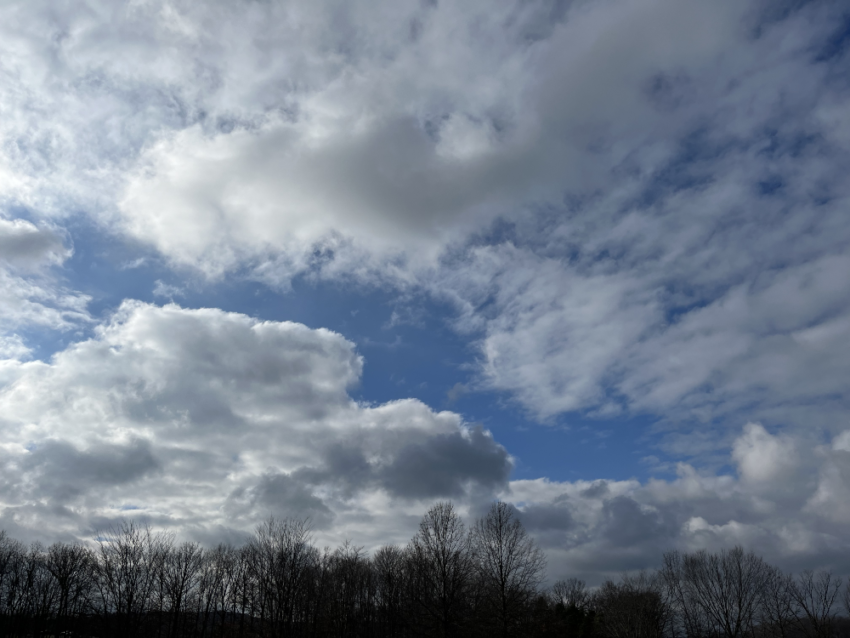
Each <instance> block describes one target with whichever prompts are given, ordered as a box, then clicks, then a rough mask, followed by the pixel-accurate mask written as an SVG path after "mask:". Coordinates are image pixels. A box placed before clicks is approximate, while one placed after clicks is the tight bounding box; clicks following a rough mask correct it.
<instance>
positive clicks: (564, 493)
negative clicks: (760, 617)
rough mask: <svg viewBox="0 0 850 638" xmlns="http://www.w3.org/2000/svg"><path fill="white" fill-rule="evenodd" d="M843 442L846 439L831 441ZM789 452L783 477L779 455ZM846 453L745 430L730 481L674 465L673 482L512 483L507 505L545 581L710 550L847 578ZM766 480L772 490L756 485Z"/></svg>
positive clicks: (598, 575)
mask: <svg viewBox="0 0 850 638" xmlns="http://www.w3.org/2000/svg"><path fill="white" fill-rule="evenodd" d="M845 437H846V432H845V433H843V434H842V435H840V436H839V437H838V438H837V439H836V441H837V445H839V446H840V445H841V441H843V439H844V438H845ZM792 450H796V452H793V454H792V458H793V463H794V469H793V470H791V471H789V469H788V468H789V463H791V462H792V461H789V459H788V458H786V457H785V456H784V452H785V451H789V452H791V451H792ZM846 457H848V453H847V452H845V451H843V450H840V451H839V450H836V443H835V442H834V443H833V445H831V446H821V447H818V448H807V447H806V445H805V442H804V441H800V440H796V441H793V440H789V439H784V440H783V439H780V438H779V437H777V436H774V435H771V434H770V433H768V432H767V431H766V430H765V428H764V427H763V426H761V425H760V424H755V423H751V424H748V425H747V426H746V427H745V428H743V430H742V431H740V432H739V436H738V437H737V438H736V439H735V441H734V442H733V445H732V449H731V450H730V451H729V457H728V460H729V461H730V462H732V463H737V464H738V467H739V472H738V476H734V475H732V474H716V473H712V472H708V471H704V470H702V471H700V470H697V469H695V468H694V467H693V466H691V465H688V464H684V463H682V464H680V465H679V467H678V469H677V476H676V477H675V478H673V479H669V480H660V479H652V480H649V481H646V482H639V481H637V480H629V481H596V482H590V481H575V482H563V483H559V482H554V481H548V480H546V479H539V480H520V481H512V482H511V484H510V490H509V491H508V492H506V493H505V498H508V499H510V500H512V501H513V502H515V503H517V505H518V506H519V509H520V512H521V516H522V520H523V521H524V523H525V524H526V525H527V527H528V528H529V530H531V531H532V532H533V533H534V534H535V536H536V537H537V538H538V539H539V540H540V542H541V544H542V545H543V546H544V547H545V548H546V549H547V553H548V554H549V558H550V561H549V562H550V566H549V572H550V577H554V578H556V577H558V574H580V575H586V576H587V577H588V578H590V579H591V580H592V581H593V582H598V581H600V580H601V579H603V578H604V577H613V578H616V577H617V575H618V574H619V573H620V572H622V571H623V570H637V569H645V568H655V567H658V566H659V565H660V562H661V557H662V555H663V553H664V552H665V551H669V550H671V549H681V550H684V551H693V550H695V549H701V548H709V549H712V550H717V549H720V548H724V547H729V546H731V545H735V544H740V545H744V546H746V547H750V548H754V549H755V550H756V551H757V552H759V553H760V554H762V555H763V556H764V557H765V558H766V559H767V560H769V561H771V562H773V563H775V564H778V565H780V566H782V567H783V568H785V569H793V570H798V569H801V568H803V567H808V568H813V567H816V566H817V567H825V568H826V567H829V568H833V569H836V570H838V571H839V572H842V573H843V572H846V571H847V570H848V569H850V563H848V561H847V558H846V557H847V550H848V542H847V537H846V534H845V533H844V526H845V525H846V520H847V518H846V517H847V513H848V510H847V506H846V498H843V497H842V496H840V495H846V493H847V490H848V489H850V473H848V467H850V466H848V463H847V460H848V459H847V458H846ZM768 476H769V477H770V481H771V483H772V489H770V490H765V489H764V487H765V485H764V484H763V483H762V482H761V481H763V480H767V477H768Z"/></svg>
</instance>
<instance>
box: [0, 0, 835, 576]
mask: <svg viewBox="0 0 850 638" xmlns="http://www.w3.org/2000/svg"><path fill="white" fill-rule="evenodd" d="M3 12H4V20H3V21H2V24H0V86H2V89H0V144H2V146H0V358H2V362H0V383H2V386H0V406H2V409H0V428H2V433H3V434H2V437H3V438H2V464H0V480H2V481H3V484H4V488H3V494H4V496H3V497H0V498H2V499H3V500H2V504H0V507H2V508H3V510H2V513H1V514H0V520H2V524H3V526H5V527H6V528H7V529H9V530H10V531H15V530H21V532H20V533H21V534H25V533H29V532H28V531H27V530H40V532H39V533H41V534H46V533H48V532H45V531H44V530H52V531H51V532H49V533H50V534H54V535H56V536H63V537H72V536H85V535H86V534H90V533H91V530H93V529H94V528H96V527H97V526H99V525H101V526H102V525H105V524H107V523H108V522H109V521H112V520H115V519H116V517H120V516H122V515H123V516H126V515H129V514H128V513H136V514H138V515H140V516H146V517H148V518H149V520H151V521H153V522H155V523H156V524H158V525H159V524H161V525H168V526H170V527H172V528H173V529H178V530H182V532H181V533H183V534H185V535H187V536H193V537H195V538H199V539H202V540H210V539H218V538H222V537H228V538H238V537H239V535H240V534H242V533H243V532H244V531H245V530H247V529H250V528H251V526H253V525H254V524H255V523H256V522H257V521H258V520H259V519H261V518H262V517H263V516H264V515H267V514H269V513H275V514H280V515H299V516H302V515H303V516H310V517H311V518H312V520H313V521H314V524H315V526H316V528H317V530H318V531H319V532H320V533H321V534H323V535H324V536H325V537H327V538H328V539H336V540H339V539H342V538H345V537H351V538H354V539H355V540H356V541H357V542H362V543H365V544H368V545H370V546H371V545H374V544H375V543H380V542H384V541H403V540H404V539H406V538H407V537H409V536H410V534H411V533H412V530H413V528H414V525H415V522H416V518H417V516H418V515H419V514H421V512H422V511H423V510H424V509H425V508H427V506H428V504H429V503H431V502H432V501H433V500H434V499H437V498H453V499H455V500H456V501H457V502H458V503H459V504H461V506H462V508H464V509H463V511H465V512H468V513H469V514H470V515H474V514H475V513H476V512H478V511H480V510H481V507H482V504H484V503H486V502H487V500H488V499H492V498H495V497H497V496H501V497H502V498H505V499H507V500H510V501H512V502H514V503H516V504H518V506H519V507H520V509H521V510H522V511H523V513H524V516H525V521H526V524H527V525H528V527H529V528H530V529H531V530H533V531H534V533H535V534H536V535H537V537H538V538H539V539H540V540H541V542H542V543H543V544H544V545H545V546H546V547H547V548H548V550H549V552H550V557H551V566H550V571H552V570H563V571H567V570H572V571H574V572H578V573H581V574H583V575H586V576H587V577H589V578H595V576H594V574H596V575H599V574H601V573H607V572H612V573H614V572H617V571H619V570H622V569H632V568H639V567H642V566H647V565H652V564H654V561H657V559H658V556H659V555H660V552H661V551H663V550H664V549H667V548H669V547H683V548H696V547H703V546H708V547H720V546H722V545H724V544H727V545H728V544H731V543H734V542H740V543H744V544H746V545H748V546H758V547H759V548H760V550H761V551H764V552H765V553H766V554H767V555H769V557H770V558H771V559H774V560H777V561H780V562H783V564H786V565H789V566H795V567H797V566H812V567H814V566H818V565H833V566H835V567H836V568H840V569H842V570H845V571H846V570H848V565H847V564H846V563H842V562H841V560H842V559H840V558H839V557H840V556H842V555H844V556H846V555H849V554H848V549H850V539H848V537H847V534H846V531H843V530H846V528H847V523H848V522H850V508H848V505H847V503H848V502H850V501H848V498H847V495H848V488H850V422H849V421H848V408H850V405H848V403H849V402H848V395H847V387H848V382H849V381H850V276H848V273H850V252H849V251H848V244H850V205H848V204H850V192H848V191H849V190H850V182H848V180H847V175H848V173H849V172H850V108H848V107H850V104H848V96H850V85H848V80H847V78H848V77H850V75H848V70H850V69H848V66H850V65H849V64H848V62H850V60H849V59H848V56H849V55H850V53H848V49H850V45H848V42H850V35H848V33H850V14H848V12H847V9H846V7H845V6H844V4H843V3H841V2H838V1H836V2H830V1H827V0H824V1H821V2H790V1H789V2H781V1H780V2H777V1H772V2H766V1H765V2H757V1H751V2H741V1H740V0H735V1H731V0H730V1H725V0H720V1H715V2H681V1H673V0H631V1H628V0H617V1H612V2H608V1H603V0H593V1H584V0H576V1H573V2H566V1H556V0H552V1H545V0H541V1H540V2H519V1H509V0H496V1H492V0H488V1H487V2H463V3H448V2H440V3H431V2H418V1H417V2H413V1H411V2H399V1H392V2H389V1H388V2H377V3H376V2H374V1H370V2H344V3H342V2H340V3H335V2H309V3H306V2H305V3H296V2H249V1H247V0H246V1H243V2H220V3H203V4H199V3H190V2H163V1H159V0H145V1H137V2H131V3H116V2H96V1H89V2H69V3H63V4H62V5H61V6H57V5H56V4H55V3H50V2H20V3H11V4H8V5H7V6H6V7H4V9H3ZM80 220H84V222H85V224H81V223H80ZM84 228H94V229H96V231H97V233H99V234H100V235H101V236H106V237H108V238H109V239H108V241H109V242H110V243H112V244H114V245H118V246H126V247H127V249H128V254H130V253H131V252H132V254H133V255H137V254H142V255H143V257H141V258H140V260H138V261H137V262H132V261H131V260H130V259H129V258H128V261H127V263H125V264H122V267H123V268H125V271H126V272H131V271H132V270H133V269H134V267H136V266H138V264H139V263H143V262H144V263H153V262H156V263H158V264H161V266H162V268H163V269H165V270H166V271H167V272H168V273H169V277H170V279H169V281H172V284H165V283H163V282H162V281H159V280H158V281H157V283H156V286H157V287H156V288H155V289H153V294H155V295H157V296H158V298H160V299H161V300H162V299H169V298H175V297H177V298H179V295H180V292H181V290H182V288H180V286H182V285H186V286H195V287H198V286H201V287H203V286H205V287H208V288H209V289H215V288H216V287H218V286H224V285H225V284H228V283H231V284H232V282H234V281H243V282H245V281H253V282H259V283H261V284H263V285H266V286H268V290H269V293H268V294H270V295H274V294H283V293H285V292H286V291H287V290H289V287H290V285H291V283H292V281H293V280H294V279H296V278H299V277H300V278H302V279H306V281H308V282H312V283H313V284H314V285H319V284H320V283H322V282H342V283H343V284H344V285H346V286H349V287H353V288H354V289H357V290H363V291H370V290H380V291H382V292H383V293H384V294H389V295H391V296H393V297H395V298H396V299H397V300H398V301H397V303H398V304H399V308H401V309H402V310H403V309H404V306H405V304H406V303H413V302H412V301H411V300H416V304H418V305H417V308H421V307H425V308H427V309H431V311H433V312H440V313H443V316H441V320H442V321H444V322H446V324H447V325H449V326H451V329H452V330H454V331H455V332H456V333H457V334H458V335H460V336H461V337H462V338H463V339H465V340H466V342H467V343H468V345H469V348H470V352H471V353H472V358H471V360H470V361H469V362H468V368H469V370H470V378H469V382H468V383H467V384H466V386H465V388H466V389H467V390H468V391H471V392H491V393H494V394H495V395H496V396H497V397H499V399H500V400H502V401H504V402H506V404H509V405H516V406H519V407H520V409H521V410H522V411H523V412H524V413H526V414H527V415H528V416H529V419H531V420H533V421H536V422H537V423H538V426H539V427H550V426H551V425H552V424H555V423H557V424H559V425H564V424H566V425H569V421H570V419H571V418H574V417H575V418H581V419H585V420H586V419H605V420H608V421H611V420H614V421H617V422H619V423H621V424H623V425H624V427H638V425H637V424H638V423H640V424H641V425H640V427H645V423H647V422H652V423H654V426H653V428H654V431H655V432H660V433H662V437H661V444H660V445H661V448H660V452H664V453H665V454H666V455H667V456H668V457H669V458H672V459H673V462H672V463H668V464H666V465H665V468H666V469H668V470H673V473H672V474H668V475H665V477H664V478H660V479H651V480H645V481H643V482H641V481H638V480H632V481H619V482H617V481H609V480H606V479H607V477H605V476H585V477H582V478H581V480H577V481H575V482H572V483H563V482H558V481H554V480H549V479H547V478H546V477H545V476H544V477H540V479H539V480H512V479H511V471H512V468H513V467H514V465H515V461H514V459H513V458H512V456H511V450H510V449H506V447H505V446H503V445H502V444H501V443H500V442H499V441H498V440H495V439H494V437H493V435H492V434H491V433H490V432H489V431H487V430H486V429H483V428H482V427H481V426H478V425H476V424H475V423H474V422H473V421H474V419H469V418H467V417H465V416H463V415H461V414H458V413H452V412H439V411H438V410H437V407H436V406H428V405H425V404H424V403H422V402H421V401H418V400H415V399H409V398H406V395H405V394H404V393H403V392H401V391H400V390H399V394H398V397H397V400H395V401H391V402H388V403H364V402H357V401H355V400H354V399H353V398H352V394H351V393H352V391H353V389H354V388H356V386H357V384H358V383H359V381H360V379H361V378H362V374H363V366H364V361H363V358H362V353H361V352H358V349H357V347H356V346H355V345H354V343H353V342H352V340H351V339H352V338H353V337H352V335H343V334H337V333H335V332H331V331H328V330H323V329H321V328H320V326H310V327H307V326H303V325H300V324H296V323H288V322H280V321H263V320H261V319H257V318H252V317H250V316H248V315H250V314H253V313H252V312H249V311H248V310H247V309H246V310H245V313H244V314H241V313H226V312H224V311H222V310H218V309H191V308H181V307H179V306H176V305H167V306H156V305H152V304H149V303H142V302H140V301H134V300H132V299H127V300H126V301H125V302H124V303H123V304H121V306H120V308H119V309H117V310H115V309H114V308H112V309H107V310H105V311H99V312H93V311H92V310H91V302H92V299H91V296H90V295H89V294H88V293H86V292H83V291H82V290H75V289H74V286H73V285H71V284H69V283H68V277H67V275H68V273H69V272H70V271H69V263H70V261H69V260H71V259H72V257H73V256H74V255H75V252H74V251H75V245H76V244H78V243H81V242H85V241H86V240H87V237H86V236H83V235H80V234H77V235H75V232H77V233H82V232H84V231H82V230H80V231H77V230H73V229H84ZM92 232H94V231H92ZM130 249H132V250H130ZM75 267H76V266H75ZM125 271H120V272H118V273H116V275H115V277H116V281H120V277H121V276H123V275H121V272H125ZM128 276H129V275H128ZM364 294H365V293H364ZM447 309H448V310H447ZM402 315H403V313H402ZM402 315H400V316H402ZM57 334H59V335H63V336H62V339H63V340H64V341H63V344H64V345H62V346H61V347H60V348H59V350H58V351H56V354H55V355H54V356H53V357H52V358H49V357H44V360H39V359H37V358H34V357H33V352H34V350H35V349H36V348H37V346H39V343H40V341H41V340H43V339H47V338H48V337H47V336H45V335H57ZM50 338H55V337H50ZM366 365H368V361H367V362H366ZM631 424H634V425H631ZM660 452H659V454H660ZM676 461H680V462H679V463H678V464H677V463H676ZM660 469H664V468H660ZM845 560H846V559H845ZM555 575H556V576H557V575H558V574H555Z"/></svg>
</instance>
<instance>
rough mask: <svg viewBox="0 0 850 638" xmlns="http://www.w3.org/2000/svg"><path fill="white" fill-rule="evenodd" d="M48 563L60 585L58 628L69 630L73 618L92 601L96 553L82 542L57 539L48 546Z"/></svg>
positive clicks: (87, 607)
mask: <svg viewBox="0 0 850 638" xmlns="http://www.w3.org/2000/svg"><path fill="white" fill-rule="evenodd" d="M45 567H46V569H47V571H48V572H49V573H50V574H51V575H52V576H53V578H54V580H55V582H56V586H57V589H58V592H57V593H58V599H57V606H56V611H55V614H56V620H57V629H58V630H59V631H66V630H68V629H69V627H70V623H71V621H72V619H73V618H76V617H77V616H80V615H82V614H83V613H85V612H86V611H88V609H89V606H90V605H91V596H92V593H93V587H94V581H93V577H94V568H95V557H94V555H93V554H92V552H91V550H90V549H88V548H87V547H83V546H82V545H77V544H74V545H66V544H64V543H54V544H53V545H51V546H50V548H49V549H48V550H47V557H46V561H45Z"/></svg>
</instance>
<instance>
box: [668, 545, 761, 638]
mask: <svg viewBox="0 0 850 638" xmlns="http://www.w3.org/2000/svg"><path fill="white" fill-rule="evenodd" d="M663 574H664V578H665V581H666V583H667V586H668V588H669V591H670V595H671V598H672V600H673V601H674V602H675V604H676V607H677V609H678V611H679V613H680V620H681V624H682V625H683V626H684V629H685V631H686V633H687V635H689V636H699V635H702V634H703V633H711V632H713V633H716V634H719V635H721V636H723V637H724V638H741V637H742V636H744V635H745V633H746V632H750V631H752V629H753V628H754V626H755V622H756V620H757V619H758V617H759V604H760V601H761V596H762V591H763V588H764V585H765V581H766V579H767V577H768V574H769V566H768V565H767V563H765V562H764V561H763V560H762V559H761V558H760V557H758V556H756V555H755V554H753V553H752V552H744V550H743V549H742V548H741V547H735V548H733V549H731V550H728V551H727V550H723V551H721V552H720V553H719V554H710V553H708V552H706V551H705V550H702V551H699V552H695V553H693V554H679V553H678V552H670V553H668V554H667V555H665V565H664V570H663Z"/></svg>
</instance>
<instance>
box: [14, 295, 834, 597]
mask: <svg viewBox="0 0 850 638" xmlns="http://www.w3.org/2000/svg"><path fill="white" fill-rule="evenodd" d="M363 365H364V362H363V360H362V358H361V357H360V356H359V355H358V354H357V353H356V352H355V350H354V347H353V345H352V344H351V343H350V342H348V341H347V340H345V339H344V338H343V337H342V336H340V335H339V334H336V333H333V332H330V331H327V330H322V329H319V330H312V329H309V328H307V327H306V326H303V325H300V324H294V323H287V322H262V321H257V320H254V319H251V318H249V317H247V316H245V315H240V314H235V313H225V312H222V311H220V310H214V309H200V310H187V309H183V308H180V307H178V306H176V305H168V306H164V307H158V306H152V305H147V304H142V303H139V302H133V303H130V302H128V303H125V304H124V305H123V306H122V307H121V309H120V310H119V311H118V312H117V313H116V315H115V316H114V317H112V319H111V320H110V321H109V322H108V323H106V324H104V325H102V326H101V327H100V328H99V329H98V331H97V334H96V336H95V337H93V338H91V339H88V340H86V341H81V342H78V343H76V344H73V345H71V346H69V347H68V348H67V349H66V350H64V351H62V352H60V353H58V354H57V355H56V356H55V357H54V358H53V359H52V360H51V361H50V362H40V361H31V362H26V363H14V364H12V363H11V362H8V361H7V362H6V363H5V364H4V367H3V368H2V383H3V385H2V389H0V413H2V418H0V431H2V438H3V445H2V447H0V483H1V484H2V490H0V492H2V495H3V496H2V499H0V525H2V526H3V527H5V528H6V529H8V530H10V531H12V532H13V533H16V534H19V535H26V536H27V537H36V538H38V537H43V538H45V539H47V540H49V539H51V538H56V537H64V538H73V537H81V538H84V539H85V538H90V537H91V534H92V533H93V531H94V530H95V529H96V528H98V527H104V526H107V525H109V524H111V523H112V522H114V521H115V520H116V519H117V518H119V517H122V516H134V517H143V518H145V519H147V520H149V521H151V522H152V523H153V524H154V525H156V526H165V527H167V528H169V529H171V530H173V531H175V532H177V533H178V534H181V535H183V536H187V537H192V538H196V539H200V540H203V541H207V542H212V541H214V540H215V539H221V538H231V539H238V538H239V536H240V535H241V534H243V533H245V532H246V531H249V530H250V529H251V528H252V527H253V526H254V525H255V524H256V523H257V522H258V521H259V520H260V519H262V518H263V517H265V516H267V515H269V514H274V515H277V516H299V517H303V516H309V517H310V518H311V520H312V522H313V525H314V526H315V527H316V528H317V533H318V535H319V537H320V538H321V539H322V540H323V541H327V542H340V541H341V540H342V539H344V538H352V539H354V540H355V541H356V542H358V543H363V544H366V545H367V546H370V547H374V546H376V545H378V544H381V543H384V542H404V541H405V540H406V539H407V538H409V537H410V535H412V533H413V532H414V531H415V527H416V525H417V522H418V517H419V516H420V515H421V513H422V512H423V511H424V510H425V509H426V508H427V506H428V505H429V504H430V503H431V502H433V501H434V500H436V499H440V498H452V499H454V500H455V501H456V502H457V503H458V504H459V505H460V507H461V510H462V511H464V512H466V513H468V515H469V516H475V515H476V514H477V513H479V512H480V511H482V510H483V508H486V506H487V504H488V502H489V501H490V500H491V499H492V498H494V497H496V496H501V497H502V498H504V499H506V500H507V501H509V502H513V503H515V504H516V505H517V506H518V507H519V508H520V511H521V512H522V516H523V520H524V522H525V524H526V526H527V527H528V529H529V531H531V532H532V533H533V534H534V536H535V537H536V538H537V539H538V540H539V541H540V543H541V544H542V545H543V547H544V548H545V549H546V551H547V553H548V555H549V557H550V570H549V571H550V576H551V577H552V578H557V577H560V576H562V575H567V574H572V575H576V574H578V575H584V576H587V577H589V578H591V579H592V580H594V581H596V580H598V579H599V578H602V577H604V576H606V575H611V576H614V575H616V574H617V573H619V572H620V571H622V570H627V569H637V568H642V567H652V566H656V565H657V564H658V561H659V560H660V556H661V554H662V553H663V552H664V551H666V550H669V549H671V548H683V549H692V548H696V547H705V546H708V547H721V546H725V545H728V544H730V543H744V544H746V545H749V546H754V545H755V544H756V543H757V544H758V547H759V551H761V552H763V553H764V554H765V556H766V557H767V558H769V559H771V560H773V561H775V562H778V563H780V564H782V565H784V566H787V567H793V568H796V567H797V566H799V565H800V564H805V565H808V566H812V565H831V566H834V567H836V568H840V569H844V568H846V567H848V565H846V564H845V563H844V562H841V560H840V558H838V557H839V556H840V554H841V553H842V552H843V553H844V555H845V556H846V554H847V551H846V550H847V549H848V548H847V541H846V537H845V535H843V533H842V530H843V528H844V526H846V522H847V520H850V519H848V516H850V511H848V509H847V507H846V503H845V502H844V501H845V500H846V499H845V498H844V495H845V494H846V492H847V489H848V488H850V483H848V481H850V471H848V469H850V452H847V450H846V448H847V444H846V438H847V435H846V432H845V433H844V434H841V435H839V436H838V437H835V438H834V440H833V441H832V442H831V443H830V444H829V445H818V446H813V447H810V448H807V447H806V445H805V441H800V440H792V439H791V438H789V437H788V436H787V435H782V434H772V433H770V432H768V430H767V429H765V428H764V427H763V426H761V425H759V424H749V425H747V426H746V427H745V428H744V430H743V431H742V432H740V433H739V436H738V438H737V439H736V440H735V441H734V442H733V444H732V446H731V449H730V450H729V451H728V454H729V460H730V462H731V463H733V464H734V466H735V467H736V468H737V473H736V474H735V473H733V474H728V475H726V474H711V473H709V472H707V471H700V470H697V469H695V468H694V467H692V466H690V465H687V464H680V465H679V467H678V470H677V477H676V478H674V479H672V480H650V481H648V482H645V483H641V482H639V481H637V480H629V481H606V480H596V481H589V480H582V481H575V482H564V483H558V482H554V481H549V480H547V479H543V478H541V479H538V480H518V481H512V482H509V473H510V471H511V468H512V459H511V457H510V456H509V453H508V451H507V450H505V449H504V448H503V447H502V446H501V445H499V444H498V442H496V441H494V440H493V438H492V437H491V435H490V434H489V433H488V432H486V431H484V430H482V429H480V428H478V427H472V426H470V425H467V424H465V423H464V422H463V421H462V419H461V418H460V417H459V416H458V415H457V414H454V413H451V412H434V411H433V410H431V409H429V408H428V407H427V406H425V405H424V404H422V403H421V402H419V401H416V400H409V399H408V400H399V401H394V402H390V403H386V404H383V405H363V404H358V403H356V402H354V401H353V400H352V399H351V398H350V396H349V394H348V391H349V390H350V389H351V388H352V387H353V385H354V384H356V383H357V382H358V380H359V378H360V376H361V374H362V368H363ZM803 517H805V519H804V518H803ZM803 520H805V523H803V522H802V521H803Z"/></svg>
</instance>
